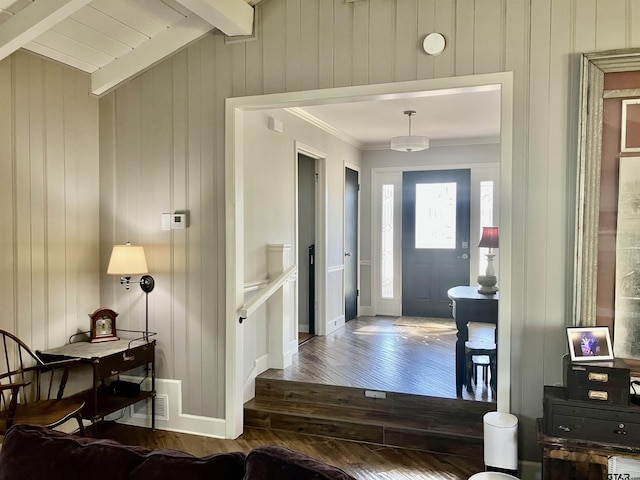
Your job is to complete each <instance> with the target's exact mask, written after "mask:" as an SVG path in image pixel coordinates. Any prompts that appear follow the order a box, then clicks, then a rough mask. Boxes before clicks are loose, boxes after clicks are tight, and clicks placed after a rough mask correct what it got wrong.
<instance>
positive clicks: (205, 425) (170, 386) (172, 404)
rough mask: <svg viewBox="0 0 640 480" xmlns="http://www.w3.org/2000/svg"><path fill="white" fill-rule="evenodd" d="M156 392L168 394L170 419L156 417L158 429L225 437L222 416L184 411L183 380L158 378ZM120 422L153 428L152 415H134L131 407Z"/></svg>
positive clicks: (148, 382) (147, 383) (138, 379)
mask: <svg viewBox="0 0 640 480" xmlns="http://www.w3.org/2000/svg"><path fill="white" fill-rule="evenodd" d="M120 379H121V380H128V381H130V382H136V383H139V382H141V381H142V378H141V377H131V376H125V375H121V376H120ZM142 388H144V389H150V388H151V380H150V379H145V381H144V382H143V383H142ZM156 393H158V394H162V395H166V396H167V402H168V404H167V407H168V408H167V410H168V418H169V420H160V419H156V424H155V427H156V428H157V429H158V430H168V431H171V432H179V433H190V434H193V435H202V436H205V437H213V438H225V432H226V422H225V420H224V419H222V418H213V417H203V416H200V415H191V414H188V413H184V412H183V411H182V382H181V381H180V380H169V379H163V378H156ZM118 422H119V423H124V424H126V425H134V426H138V427H146V428H151V415H149V416H147V417H146V418H142V417H140V416H138V415H136V416H135V417H132V416H131V414H130V409H129V408H126V409H124V411H123V414H122V418H120V419H119V420H118Z"/></svg>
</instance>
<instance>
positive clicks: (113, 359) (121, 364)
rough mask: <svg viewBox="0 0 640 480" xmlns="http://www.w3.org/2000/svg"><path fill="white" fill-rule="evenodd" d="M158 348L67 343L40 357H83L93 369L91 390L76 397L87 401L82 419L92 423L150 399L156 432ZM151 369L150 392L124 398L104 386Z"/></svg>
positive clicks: (153, 343) (148, 344)
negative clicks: (131, 372)
mask: <svg viewBox="0 0 640 480" xmlns="http://www.w3.org/2000/svg"><path fill="white" fill-rule="evenodd" d="M155 347H156V341H155V340H152V341H146V340H115V341H111V342H102V343H89V342H75V343H68V344H67V345H64V346H62V347H59V348H53V349H51V350H47V351H44V352H38V355H40V357H41V358H42V359H43V360H45V359H46V360H45V361H53V360H61V359H65V358H80V359H81V360H82V362H84V363H88V364H90V365H91V367H92V369H93V386H92V388H91V389H90V390H87V391H85V392H81V393H79V394H77V395H78V396H81V397H82V398H83V399H84V401H85V407H84V409H83V410H82V416H83V418H86V419H89V420H91V421H92V422H93V423H95V422H97V421H99V420H101V419H103V418H104V417H105V416H106V415H109V414H110V413H113V412H117V411H118V410H121V409H123V408H126V407H128V406H129V405H133V404H134V403H137V402H139V401H141V400H145V399H148V398H150V399H151V428H152V429H155V401H154V397H155V395H156V385H155ZM142 366H150V374H151V390H147V391H145V390H141V391H140V393H139V394H138V395H136V396H134V397H123V396H117V395H113V394H111V393H109V391H108V387H107V385H106V384H105V383H104V381H105V380H106V379H108V378H109V377H113V376H115V375H119V374H121V373H124V372H126V371H129V370H132V369H134V368H136V367H142Z"/></svg>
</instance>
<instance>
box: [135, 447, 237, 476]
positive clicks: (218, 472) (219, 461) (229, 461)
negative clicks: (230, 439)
mask: <svg viewBox="0 0 640 480" xmlns="http://www.w3.org/2000/svg"><path fill="white" fill-rule="evenodd" d="M244 460H245V454H244V453H241V452H234V453H214V454H212V455H208V456H206V457H201V458H197V457H194V456H193V455H190V454H188V453H185V452H180V451H178V450H171V449H163V450H154V451H152V452H150V453H149V454H147V455H146V457H145V459H144V461H143V462H142V463H141V464H140V465H138V466H137V467H136V468H135V469H134V470H133V471H132V472H131V474H130V475H129V477H128V478H129V480H164V479H166V480H171V479H176V478H181V479H184V480H205V479H206V480H214V479H218V478H219V479H224V480H226V479H238V480H240V479H241V478H243V476H244Z"/></svg>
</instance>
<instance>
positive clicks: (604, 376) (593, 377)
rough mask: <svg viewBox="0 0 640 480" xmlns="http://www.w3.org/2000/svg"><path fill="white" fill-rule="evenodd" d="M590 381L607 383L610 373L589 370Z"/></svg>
mask: <svg viewBox="0 0 640 480" xmlns="http://www.w3.org/2000/svg"><path fill="white" fill-rule="evenodd" d="M589 381H591V382H602V383H606V382H608V381H609V374H608V373H598V372H589Z"/></svg>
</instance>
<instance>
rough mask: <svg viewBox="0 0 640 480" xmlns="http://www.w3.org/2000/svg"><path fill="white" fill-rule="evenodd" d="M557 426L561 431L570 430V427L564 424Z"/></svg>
mask: <svg viewBox="0 0 640 480" xmlns="http://www.w3.org/2000/svg"><path fill="white" fill-rule="evenodd" d="M558 428H559V429H560V430H562V431H563V432H570V431H571V429H570V428H569V427H565V426H564V425H559V426H558Z"/></svg>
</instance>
